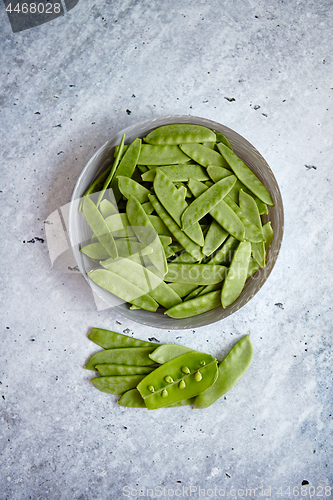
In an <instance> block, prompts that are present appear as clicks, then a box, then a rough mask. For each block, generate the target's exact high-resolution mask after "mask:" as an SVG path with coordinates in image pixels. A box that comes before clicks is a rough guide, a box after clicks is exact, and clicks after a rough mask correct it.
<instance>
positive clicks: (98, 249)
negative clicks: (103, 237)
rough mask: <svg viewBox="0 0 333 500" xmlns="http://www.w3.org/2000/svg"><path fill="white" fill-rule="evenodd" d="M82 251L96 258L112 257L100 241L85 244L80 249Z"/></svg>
mask: <svg viewBox="0 0 333 500" xmlns="http://www.w3.org/2000/svg"><path fill="white" fill-rule="evenodd" d="M80 252H82V253H84V254H85V255H87V257H90V258H91V259H94V260H100V259H107V258H108V257H110V255H109V253H108V252H107V251H106V250H105V248H104V247H103V245H102V244H101V243H99V241H97V242H95V243H90V244H89V245H86V246H84V247H83V248H81V249H80Z"/></svg>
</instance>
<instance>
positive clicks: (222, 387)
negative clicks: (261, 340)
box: [193, 335, 253, 408]
mask: <svg viewBox="0 0 333 500" xmlns="http://www.w3.org/2000/svg"><path fill="white" fill-rule="evenodd" d="M252 356H253V347H252V343H251V340H250V336H249V335H245V337H243V338H241V339H240V340H239V341H238V342H237V344H235V345H234V347H233V348H232V349H231V350H230V351H229V353H228V354H227V356H226V357H225V358H224V360H223V361H222V362H221V363H219V368H218V377H217V380H216V382H215V384H214V385H212V386H211V387H209V388H208V389H207V390H206V391H204V392H202V393H201V394H199V395H198V396H197V397H196V398H195V400H194V406H193V408H207V407H208V406H210V405H212V404H213V403H214V402H215V401H216V400H217V399H219V398H220V397H221V396H223V394H225V393H226V392H227V391H229V390H230V389H231V388H232V387H233V386H234V385H235V384H236V382H238V380H239V379H240V378H241V376H242V375H243V374H244V372H245V371H246V370H247V368H248V367H249V365H250V363H251V360H252Z"/></svg>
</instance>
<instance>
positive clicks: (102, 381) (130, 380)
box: [91, 375, 146, 396]
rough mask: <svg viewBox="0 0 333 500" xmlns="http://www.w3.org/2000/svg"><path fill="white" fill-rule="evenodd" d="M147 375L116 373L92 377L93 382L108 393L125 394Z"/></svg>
mask: <svg viewBox="0 0 333 500" xmlns="http://www.w3.org/2000/svg"><path fill="white" fill-rule="evenodd" d="M145 376H146V375H116V376H111V377H96V378H92V379H91V382H92V383H93V384H94V385H95V386H96V387H97V389H99V390H100V391H102V392H107V393H108V394H116V395H117V396H119V395H121V394H123V393H124V392H126V391H129V390H130V389H134V388H135V387H136V386H137V384H138V383H139V382H140V381H141V380H143V379H144V378H145Z"/></svg>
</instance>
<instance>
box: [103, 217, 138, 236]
mask: <svg viewBox="0 0 333 500" xmlns="http://www.w3.org/2000/svg"><path fill="white" fill-rule="evenodd" d="M105 223H106V224H107V226H108V228H109V229H110V231H111V233H112V234H113V236H114V237H117V238H120V237H133V236H135V233H134V231H133V229H132V228H131V226H130V223H129V220H128V218H127V215H126V214H125V213H119V214H114V215H110V216H109V217H107V218H106V219H105Z"/></svg>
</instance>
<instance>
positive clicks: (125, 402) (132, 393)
mask: <svg viewBox="0 0 333 500" xmlns="http://www.w3.org/2000/svg"><path fill="white" fill-rule="evenodd" d="M193 402H194V398H190V399H182V400H181V401H177V402H176V403H173V404H172V405H169V406H165V407H164V408H175V407H177V406H186V405H191V404H193ZM118 404H119V405H121V406H128V407H130V408H146V409H147V406H146V405H145V402H144V399H143V398H142V396H141V394H140V393H139V391H138V390H137V389H131V390H129V391H127V392H125V393H124V394H123V395H122V396H121V398H120V399H119V401H118Z"/></svg>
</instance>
